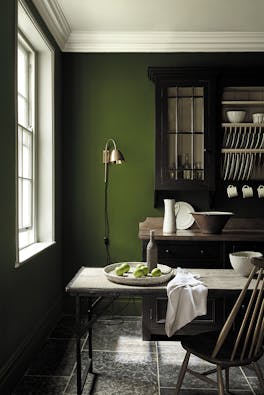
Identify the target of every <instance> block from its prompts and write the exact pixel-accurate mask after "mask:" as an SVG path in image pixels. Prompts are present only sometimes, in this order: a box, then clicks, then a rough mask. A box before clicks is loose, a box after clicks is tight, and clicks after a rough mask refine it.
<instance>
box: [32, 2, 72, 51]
mask: <svg viewBox="0 0 264 395" xmlns="http://www.w3.org/2000/svg"><path fill="white" fill-rule="evenodd" d="M32 1H33V3H34V5H35V7H36V8H37V10H38V12H39V13H40V15H41V17H42V18H43V20H44V22H45V23H46V25H47V27H48V29H49V30H50V32H51V34H52V35H53V37H54V39H55V40H56V42H57V44H58V45H59V47H60V49H61V50H62V51H63V49H64V47H65V43H66V42H67V40H68V38H69V36H70V34H71V28H70V25H69V23H68V21H67V19H66V18H65V15H64V14H63V11H62V9H61V7H60V5H59V3H58V2H57V0H44V1H43V0H32Z"/></svg>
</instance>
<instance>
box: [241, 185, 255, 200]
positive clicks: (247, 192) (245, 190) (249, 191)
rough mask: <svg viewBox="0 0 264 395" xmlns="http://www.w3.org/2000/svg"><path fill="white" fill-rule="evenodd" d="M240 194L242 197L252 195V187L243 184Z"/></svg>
mask: <svg viewBox="0 0 264 395" xmlns="http://www.w3.org/2000/svg"><path fill="white" fill-rule="evenodd" d="M242 194H243V198H250V197H252V196H253V189H252V188H251V187H250V186H249V185H243V187H242Z"/></svg>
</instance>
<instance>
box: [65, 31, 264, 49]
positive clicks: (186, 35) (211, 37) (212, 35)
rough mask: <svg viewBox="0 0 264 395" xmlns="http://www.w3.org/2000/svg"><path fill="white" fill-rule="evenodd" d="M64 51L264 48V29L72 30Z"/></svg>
mask: <svg viewBox="0 0 264 395" xmlns="http://www.w3.org/2000/svg"><path fill="white" fill-rule="evenodd" d="M63 51H64V52H263V51H264V32H88V31H72V32H71V34H70V36H69V38H68V40H67V42H66V43H65V46H64V48H63Z"/></svg>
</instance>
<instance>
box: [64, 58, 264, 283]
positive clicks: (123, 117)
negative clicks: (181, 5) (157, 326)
mask: <svg viewBox="0 0 264 395" xmlns="http://www.w3.org/2000/svg"><path fill="white" fill-rule="evenodd" d="M150 65H151V66H172V65H173V66H215V67H221V66H237V67H238V68H239V67H241V66H246V65H248V66H252V65H254V66H261V65H264V56H263V54H258V53H233V54H232V53H213V54H212V53H204V54H203V53H178V54H76V53H72V54H63V111H62V112H63V176H64V177H63V180H64V188H63V215H64V226H63V238H64V248H63V252H64V260H63V267H64V277H65V278H64V281H65V282H67V281H68V280H69V279H70V277H71V276H72V275H73V274H74V273H75V271H76V270H77V269H78V268H79V267H80V266H81V265H84V266H104V265H105V252H104V243H103V234H104V228H103V227H104V221H103V211H104V206H103V202H104V167H103V164H102V150H103V147H104V145H105V141H106V139H107V138H111V137H112V138H114V139H116V141H117V143H118V146H119V148H120V150H121V151H122V152H123V154H124V156H125V159H126V163H125V164H124V165H122V166H113V167H112V168H111V169H110V183H109V206H110V226H111V254H112V258H113V261H122V260H139V259H141V245H140V242H139V240H138V237H137V233H138V223H139V222H140V221H142V220H144V218H145V217H146V216H159V215H160V216H161V215H162V214H163V210H162V209H160V210H158V209H154V208H153V207H154V206H153V201H154V199H153V185H154V128H155V126H154V105H155V98H154V85H153V83H152V82H150V81H149V80H148V77H147V68H148V66H150ZM179 198H180V199H179V200H181V198H182V197H181V196H179ZM185 199H187V201H190V202H195V200H197V196H196V195H194V194H190V196H189V197H186V196H185ZM199 199H200V207H198V208H199V209H204V208H205V207H206V206H207V205H208V201H207V199H206V197H204V199H203V197H199ZM230 200H232V199H229V201H227V199H226V198H225V195H224V192H223V191H222V190H221V188H220V190H219V192H218V205H219V208H220V207H221V209H223V208H224V206H226V208H227V206H228V205H229V206H231V207H229V209H232V205H233V206H234V207H233V210H234V211H235V212H237V204H238V202H237V200H236V199H234V200H233V201H232V202H231V201H230ZM257 200H258V201H257V202H254V205H253V209H252V210H255V211H256V207H257V206H258V207H257V209H258V210H257V211H256V212H258V213H259V209H261V208H262V202H260V199H257ZM255 203H256V204H255ZM202 206H205V207H202ZM248 206H249V204H248V202H242V207H240V209H239V215H243V213H244V214H245V212H247V213H248V208H249V207H248ZM251 214H252V215H254V212H253V211H252V213H251Z"/></svg>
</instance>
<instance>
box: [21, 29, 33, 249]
mask: <svg viewBox="0 0 264 395" xmlns="http://www.w3.org/2000/svg"><path fill="white" fill-rule="evenodd" d="M35 56H36V54H35V53H34V51H33V49H32V48H31V47H30V46H29V44H28V43H26V42H25V40H24V39H22V36H21V35H19V36H18V52H17V103H18V111H17V112H18V114H17V117H18V125H17V142H18V144H17V149H18V229H19V237H18V242H19V249H22V248H24V247H27V246H29V245H31V244H33V243H34V242H35V241H36V240H35V228H36V226H35V215H34V213H35V195H36V193H35V192H36V182H35V149H34V148H35V146H36V144H35V127H34V126H35V125H34V119H35V106H34V102H35V83H34V81H35Z"/></svg>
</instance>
